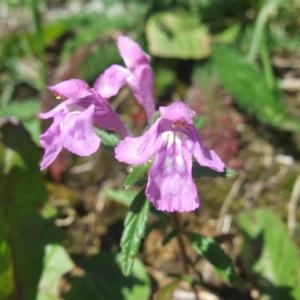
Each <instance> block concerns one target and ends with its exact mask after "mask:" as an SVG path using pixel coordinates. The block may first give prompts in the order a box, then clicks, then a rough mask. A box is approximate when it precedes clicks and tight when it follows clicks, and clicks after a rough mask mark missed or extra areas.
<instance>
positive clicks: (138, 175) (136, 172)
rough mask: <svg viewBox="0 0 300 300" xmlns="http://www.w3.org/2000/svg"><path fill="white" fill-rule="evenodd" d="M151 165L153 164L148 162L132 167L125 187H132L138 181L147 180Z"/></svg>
mask: <svg viewBox="0 0 300 300" xmlns="http://www.w3.org/2000/svg"><path fill="white" fill-rule="evenodd" d="M150 167H151V164H150V163H148V162H147V163H145V164H143V165H139V166H135V167H132V169H131V170H130V172H129V174H128V176H127V177H126V179H125V181H124V187H125V189H128V188H129V187H131V186H132V185H134V184H136V183H139V182H142V181H146V177H147V173H148V170H149V169H150Z"/></svg>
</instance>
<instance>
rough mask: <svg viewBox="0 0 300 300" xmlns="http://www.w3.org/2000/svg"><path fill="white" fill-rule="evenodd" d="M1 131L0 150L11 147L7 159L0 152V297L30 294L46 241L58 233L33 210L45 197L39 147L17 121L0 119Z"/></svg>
mask: <svg viewBox="0 0 300 300" xmlns="http://www.w3.org/2000/svg"><path fill="white" fill-rule="evenodd" d="M0 136H1V143H0V145H1V147H2V150H3V149H4V151H7V149H9V151H10V153H11V158H10V159H7V158H6V160H5V157H3V156H1V155H0V245H1V252H0V256H1V257H0V261H1V267H0V278H1V284H0V295H1V297H0V298H1V299H22V300H23V299H24V300H32V299H36V296H37V287H38V283H39V280H40V276H41V274H42V272H43V267H44V250H45V247H46V245H47V244H52V243H57V242H59V240H60V236H61V234H60V231H58V229H56V228H55V227H54V225H53V224H52V221H51V220H45V219H43V218H42V216H41V215H40V213H39V211H38V210H39V208H40V207H43V205H44V204H45V202H46V200H47V193H46V190H45V187H44V181H43V177H42V174H41V172H40V170H39V167H38V164H39V157H40V152H39V149H38V148H37V147H36V146H35V145H34V144H33V143H32V141H31V139H30V136H29V134H28V133H27V132H26V131H25V130H24V128H23V127H22V126H20V125H14V124H11V123H6V124H4V125H3V126H2V127H1V128H0ZM1 147H0V148H1ZM15 154H17V156H18V157H17V159H15V158H14V157H13V156H15ZM20 161H21V162H20ZM7 164H8V165H9V166H7ZM4 286H6V288H5V289H2V288H3V287H4Z"/></svg>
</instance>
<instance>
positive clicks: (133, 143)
mask: <svg viewBox="0 0 300 300" xmlns="http://www.w3.org/2000/svg"><path fill="white" fill-rule="evenodd" d="M159 111H160V115H161V116H160V117H159V118H158V119H157V120H156V122H155V123H154V124H153V125H152V126H151V127H150V128H149V130H148V131H147V132H145V133H144V134H143V135H142V136H140V137H137V138H135V137H126V138H125V139H124V140H122V141H121V142H120V143H119V144H118V146H117V147H116V148H115V156H116V158H117V159H118V160H119V161H121V162H125V163H127V164H132V165H138V164H143V163H145V162H146V161H147V160H149V159H150V158H151V157H152V156H154V162H153V164H152V166H151V168H150V170H149V174H148V183H147V187H146V196H147V197H148V199H149V200H150V201H151V202H152V203H153V205H154V206H155V208H156V209H158V210H162V211H168V212H173V211H179V212H184V211H192V210H195V209H197V208H198V207H199V205H200V203H199V198H198V193H197V188H196V185H195V183H194V181H193V178H192V163H193V157H195V159H196V161H197V162H198V163H199V164H200V165H201V166H205V167H209V168H211V169H213V170H215V171H218V172H222V171H224V167H225V166H224V163H223V162H222V160H221V159H220V157H219V156H218V155H217V154H216V153H215V152H214V151H213V150H207V149H205V148H204V147H203V145H202V142H201V139H200V136H199V134H198V132H197V130H196V128H195V127H194V125H193V120H192V119H193V117H194V115H195V112H194V111H193V110H191V109H190V108H189V107H188V106H187V105H186V104H185V103H182V102H175V103H172V104H171V105H169V106H166V107H161V108H160V109H159Z"/></svg>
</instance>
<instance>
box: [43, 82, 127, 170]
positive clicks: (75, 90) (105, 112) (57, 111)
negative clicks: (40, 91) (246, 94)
mask: <svg viewBox="0 0 300 300" xmlns="http://www.w3.org/2000/svg"><path fill="white" fill-rule="evenodd" d="M48 89H49V90H50V91H52V92H53V93H54V94H55V95H56V98H57V99H62V100H64V101H63V102H61V103H60V104H59V105H58V106H56V107H55V108H53V109H52V110H50V111H48V112H45V113H41V114H40V115H39V117H40V118H41V119H49V118H53V123H52V124H51V126H50V127H49V128H48V129H47V130H46V131H45V133H43V134H42V135H41V136H40V143H41V146H42V147H43V148H44V150H45V153H44V156H43V159H42V162H41V165H40V166H41V169H42V170H43V169H45V168H47V167H48V166H49V165H50V164H51V163H52V162H53V161H54V160H55V158H56V157H57V155H58V154H59V153H60V151H61V150H62V149H63V148H66V149H67V150H69V151H70V152H72V153H74V154H77V155H79V156H88V155H91V154H93V153H95V152H96V151H97V150H98V148H99V146H100V143H101V140H100V138H99V137H98V136H97V135H96V133H95V132H94V128H93V126H94V125H96V126H99V127H103V128H105V129H108V130H115V131H117V132H119V133H120V134H121V136H122V137H125V136H126V135H128V130H127V128H126V127H125V126H124V125H123V123H122V122H121V120H120V119H119V117H118V115H117V114H116V113H115V112H114V111H113V110H112V108H111V107H110V105H109V104H108V102H107V101H106V100H105V99H103V98H102V97H101V96H100V95H99V94H98V93H97V92H96V91H95V89H94V88H89V86H88V84H87V83H86V82H85V81H83V80H80V79H70V80H66V81H63V82H60V83H58V84H56V85H53V86H50V87H48Z"/></svg>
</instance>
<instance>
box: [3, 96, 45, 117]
mask: <svg viewBox="0 0 300 300" xmlns="http://www.w3.org/2000/svg"><path fill="white" fill-rule="evenodd" d="M41 107H42V105H41V102H40V101H37V100H34V99H32V100H24V101H19V102H16V101H14V102H9V103H8V104H7V105H5V106H4V107H2V108H1V110H0V115H1V116H7V117H16V118H18V119H19V120H21V121H25V120H28V119H32V118H34V117H36V115H37V114H38V113H39V112H40V111H41Z"/></svg>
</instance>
